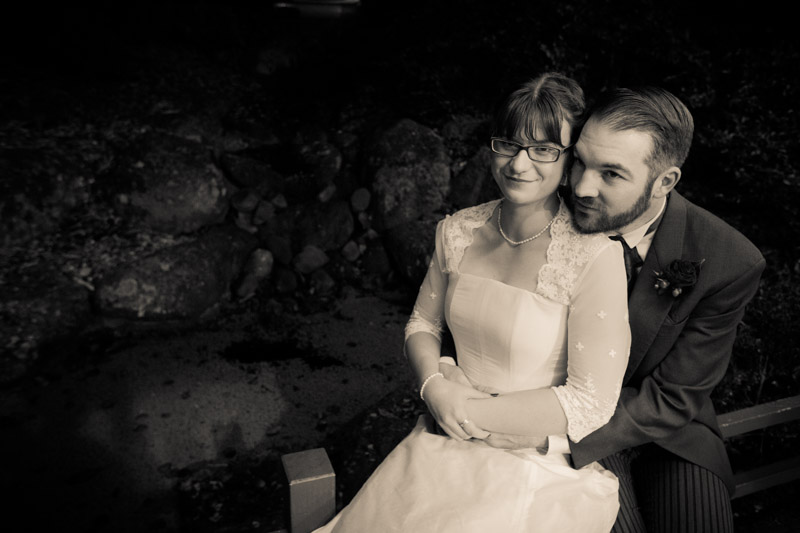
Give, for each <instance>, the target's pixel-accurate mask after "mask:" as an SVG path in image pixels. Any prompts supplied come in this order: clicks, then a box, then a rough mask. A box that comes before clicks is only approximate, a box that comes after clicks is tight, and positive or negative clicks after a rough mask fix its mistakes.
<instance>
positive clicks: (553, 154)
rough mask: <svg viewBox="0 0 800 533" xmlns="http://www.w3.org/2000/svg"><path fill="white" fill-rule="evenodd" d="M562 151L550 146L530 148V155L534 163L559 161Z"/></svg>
mask: <svg viewBox="0 0 800 533" xmlns="http://www.w3.org/2000/svg"><path fill="white" fill-rule="evenodd" d="M560 153H561V151H560V150H559V149H557V148H552V147H550V146H529V147H528V155H529V156H530V158H531V159H533V160H534V161H546V162H552V161H557V160H558V156H559V154H560Z"/></svg>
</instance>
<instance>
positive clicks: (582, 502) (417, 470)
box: [317, 416, 619, 533]
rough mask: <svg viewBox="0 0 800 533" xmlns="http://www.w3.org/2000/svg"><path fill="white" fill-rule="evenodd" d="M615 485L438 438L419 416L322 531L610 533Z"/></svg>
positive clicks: (558, 458)
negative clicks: (404, 436) (413, 426)
mask: <svg viewBox="0 0 800 533" xmlns="http://www.w3.org/2000/svg"><path fill="white" fill-rule="evenodd" d="M617 490H618V482H617V478H616V477H615V476H614V475H613V474H612V473H610V472H609V471H607V470H605V469H603V468H602V467H601V466H600V465H598V464H597V463H593V464H590V465H587V466H586V467H584V468H581V469H579V470H576V469H574V468H572V467H571V466H570V464H569V462H568V460H567V459H566V457H565V456H563V455H550V456H544V455H541V454H539V453H538V452H537V451H536V450H534V449H522V450H502V449H498V448H492V447H491V446H488V445H487V444H484V443H483V442H481V441H478V440H468V441H460V440H456V439H453V438H450V437H448V436H443V435H440V434H438V433H436V432H435V431H434V428H433V421H432V419H431V418H430V417H428V416H420V418H419V420H418V421H417V424H416V426H415V428H414V429H413V431H412V432H411V433H410V434H409V435H408V436H407V437H406V438H405V439H403V441H402V442H401V443H400V444H398V445H397V447H396V448H395V449H394V450H393V451H392V452H391V453H390V454H389V455H388V456H387V457H386V459H385V460H384V461H383V462H382V463H381V464H380V466H378V468H377V469H376V470H375V472H374V473H373V474H372V476H371V477H370V478H369V479H368V480H367V482H366V483H365V484H364V486H363V487H362V488H361V490H360V491H359V492H358V494H356V496H355V497H354V498H353V500H352V501H351V502H350V504H349V505H348V506H347V507H345V508H344V509H343V510H342V511H341V512H340V513H339V514H338V515H336V517H335V518H334V519H333V520H332V521H331V522H330V523H328V524H327V525H326V526H324V527H322V528H320V529H318V530H317V532H335V533H342V532H346V533H367V532H381V533H384V532H409V533H410V532H414V533H417V532H420V533H422V532H431V533H434V532H436V533H443V532H453V533H465V532H466V533H469V532H475V533H478V532H480V533H486V532H487V531H491V532H526V533H528V532H548V533H552V532H560V531H563V532H572V531H574V532H581V533H587V532H588V533H591V532H598V533H600V532H608V531H610V530H611V527H612V526H613V524H614V520H615V518H616V515H617V511H618V508H619V503H618V495H617Z"/></svg>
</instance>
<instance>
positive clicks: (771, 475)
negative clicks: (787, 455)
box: [733, 457, 800, 498]
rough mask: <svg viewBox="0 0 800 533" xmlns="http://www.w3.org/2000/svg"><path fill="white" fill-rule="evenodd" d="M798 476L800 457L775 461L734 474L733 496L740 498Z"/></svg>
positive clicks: (792, 479)
mask: <svg viewBox="0 0 800 533" xmlns="http://www.w3.org/2000/svg"><path fill="white" fill-rule="evenodd" d="M798 478H800V457H794V458H792V459H786V460H784V461H777V462H774V463H771V464H769V465H766V466H762V467H759V468H754V469H752V470H747V471H745V472H742V473H740V474H736V476H735V479H736V492H735V493H734V495H733V497H734V498H741V497H742V496H747V495H748V494H752V493H754V492H758V491H760V490H764V489H768V488H770V487H774V486H775V485H780V484H781V483H788V482H789V481H794V480H795V479H798Z"/></svg>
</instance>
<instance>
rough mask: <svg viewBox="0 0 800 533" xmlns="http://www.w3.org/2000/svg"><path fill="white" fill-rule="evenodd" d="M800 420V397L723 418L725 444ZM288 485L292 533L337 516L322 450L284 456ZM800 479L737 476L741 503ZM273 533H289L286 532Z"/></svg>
mask: <svg viewBox="0 0 800 533" xmlns="http://www.w3.org/2000/svg"><path fill="white" fill-rule="evenodd" d="M794 420H800V396H792V397H791V398H784V399H781V400H777V401H774V402H768V403H764V404H761V405H756V406H754V407H748V408H746V409H740V410H738V411H733V412H730V413H725V414H723V415H720V416H719V417H718V421H719V425H720V429H721V430H722V436H723V437H724V438H725V439H728V438H730V437H734V436H736V435H742V434H743V433H747V432H750V431H755V430H759V429H764V428H766V427H770V426H774V425H777V424H783V423H786V422H791V421H794ZM282 460H283V465H284V470H285V471H286V477H287V480H288V483H289V501H290V507H291V513H290V515H291V531H292V533H308V532H309V531H313V530H314V528H317V527H319V526H321V525H323V524H325V523H326V522H327V521H328V520H330V519H331V518H332V517H333V515H334V512H335V505H336V493H335V474H334V472H333V467H332V466H331V463H330V461H329V460H328V455H327V454H326V453H325V450H324V449H323V448H316V449H313V450H306V451H302V452H297V453H291V454H287V455H284V456H283V457H282ZM795 479H800V456H797V457H792V458H789V459H784V460H780V461H775V462H773V463H771V464H768V465H766V466H762V467H759V468H754V469H752V470H747V471H744V472H738V473H736V492H735V494H734V496H733V497H734V498H740V497H742V496H746V495H748V494H752V493H754V492H758V491H761V490H765V489H768V488H770V487H774V486H776V485H779V484H781V483H787V482H789V481H793V480H795ZM274 533H286V530H281V531H280V532H274Z"/></svg>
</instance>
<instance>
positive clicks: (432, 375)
mask: <svg viewBox="0 0 800 533" xmlns="http://www.w3.org/2000/svg"><path fill="white" fill-rule="evenodd" d="M436 376H440V377H444V374H442V373H441V372H436V373H434V374H431V375H430V376H428V377H427V378H425V381H423V382H422V386H421V387H420V388H419V397H420V399H421V400H422V401H423V402H424V401H425V397H424V396H423V395H422V393H423V392H425V385H427V384H428V382H429V381H430V380H432V379H433V378H435V377H436Z"/></svg>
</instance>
